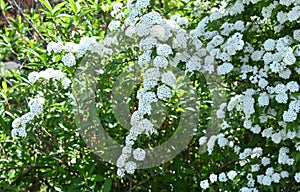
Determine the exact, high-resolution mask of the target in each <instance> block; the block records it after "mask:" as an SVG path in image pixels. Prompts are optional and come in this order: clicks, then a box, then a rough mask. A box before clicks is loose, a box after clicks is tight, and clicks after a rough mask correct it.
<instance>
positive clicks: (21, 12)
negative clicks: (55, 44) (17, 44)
mask: <svg viewBox="0 0 300 192" xmlns="http://www.w3.org/2000/svg"><path fill="white" fill-rule="evenodd" d="M8 1H9V3H10V4H11V6H12V7H15V8H16V9H17V10H18V12H19V13H20V14H21V16H22V17H23V19H24V20H25V21H26V22H27V23H28V24H29V25H30V26H31V27H32V29H33V30H34V31H35V32H36V33H37V34H38V36H39V37H40V38H41V39H42V40H43V41H46V39H45V38H44V37H43V35H42V34H41V33H40V32H39V31H38V30H37V29H36V27H35V26H34V25H33V24H32V23H31V21H29V19H27V17H26V16H25V14H24V13H23V11H22V9H21V8H20V7H19V5H18V4H17V3H16V1H15V0H8Z"/></svg>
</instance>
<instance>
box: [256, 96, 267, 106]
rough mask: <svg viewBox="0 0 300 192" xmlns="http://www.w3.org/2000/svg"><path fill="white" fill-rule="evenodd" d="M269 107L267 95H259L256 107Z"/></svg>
mask: <svg viewBox="0 0 300 192" xmlns="http://www.w3.org/2000/svg"><path fill="white" fill-rule="evenodd" d="M268 105H269V96H268V94H267V93H261V94H260V95H259V97H258V106H260V107H262V106H268Z"/></svg>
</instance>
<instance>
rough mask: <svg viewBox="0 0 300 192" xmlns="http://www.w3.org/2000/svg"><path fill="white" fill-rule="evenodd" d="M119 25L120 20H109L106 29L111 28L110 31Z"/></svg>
mask: <svg viewBox="0 0 300 192" xmlns="http://www.w3.org/2000/svg"><path fill="white" fill-rule="evenodd" d="M120 25H121V22H120V21H111V22H110V23H109V24H108V29H109V30H111V31H115V30H117V29H118V28H119V27H120Z"/></svg>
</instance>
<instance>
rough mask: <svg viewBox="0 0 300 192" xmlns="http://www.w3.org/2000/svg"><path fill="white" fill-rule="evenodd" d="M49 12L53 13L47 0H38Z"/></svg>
mask: <svg viewBox="0 0 300 192" xmlns="http://www.w3.org/2000/svg"><path fill="white" fill-rule="evenodd" d="M39 1H40V2H41V3H42V4H43V5H44V6H45V7H46V8H47V9H48V10H49V11H50V12H51V13H53V9H52V7H51V4H50V3H49V1H48V0H39Z"/></svg>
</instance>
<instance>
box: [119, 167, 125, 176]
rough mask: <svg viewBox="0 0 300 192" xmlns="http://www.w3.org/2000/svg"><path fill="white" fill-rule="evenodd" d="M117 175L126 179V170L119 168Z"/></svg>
mask: <svg viewBox="0 0 300 192" xmlns="http://www.w3.org/2000/svg"><path fill="white" fill-rule="evenodd" d="M117 175H118V176H119V177H124V176H125V169H121V168H118V170H117Z"/></svg>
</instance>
